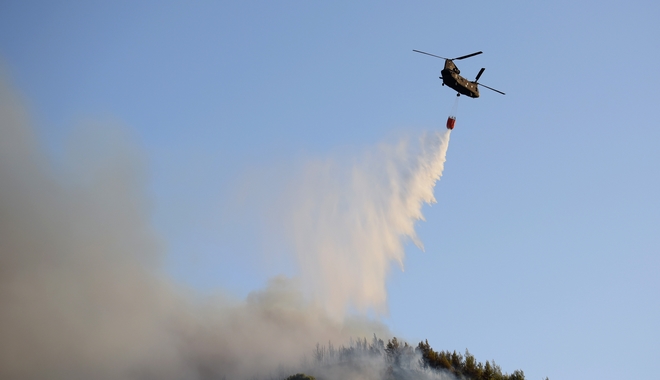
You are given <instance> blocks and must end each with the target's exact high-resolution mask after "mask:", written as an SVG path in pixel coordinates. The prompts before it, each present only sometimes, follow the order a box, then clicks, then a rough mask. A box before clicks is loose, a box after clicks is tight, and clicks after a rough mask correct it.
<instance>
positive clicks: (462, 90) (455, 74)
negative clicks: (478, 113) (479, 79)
mask: <svg viewBox="0 0 660 380" xmlns="http://www.w3.org/2000/svg"><path fill="white" fill-rule="evenodd" d="M441 73H442V76H441V77H440V79H442V84H444V85H446V86H448V87H450V88H452V89H454V90H456V91H457V92H458V93H459V94H463V95H466V96H469V97H471V98H478V97H479V87H478V86H477V83H476V82H471V81H469V80H467V79H465V78H463V77H462V76H461V75H460V74H461V71H460V70H459V69H458V67H456V65H455V64H454V62H453V61H452V60H451V59H445V68H444V69H442V72H441Z"/></svg>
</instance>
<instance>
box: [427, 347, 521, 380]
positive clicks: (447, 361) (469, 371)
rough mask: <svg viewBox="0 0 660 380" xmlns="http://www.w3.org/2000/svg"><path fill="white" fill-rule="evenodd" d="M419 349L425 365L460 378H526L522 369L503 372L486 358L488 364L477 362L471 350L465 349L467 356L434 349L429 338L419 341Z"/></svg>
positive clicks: (479, 379) (512, 379)
mask: <svg viewBox="0 0 660 380" xmlns="http://www.w3.org/2000/svg"><path fill="white" fill-rule="evenodd" d="M417 351H418V352H419V353H420V354H421V355H422V359H421V360H422V362H423V363H424V366H426V367H429V368H433V369H436V370H445V371H449V372H451V373H452V374H454V375H455V376H456V377H458V378H465V379H470V380H525V374H524V373H523V371H521V370H515V371H513V373H512V374H510V375H508V374H503V373H502V369H501V368H500V366H498V365H497V364H495V362H494V361H493V363H492V364H491V363H490V362H489V361H488V360H486V364H482V363H481V362H477V360H476V359H475V358H474V356H473V355H472V354H470V351H468V350H465V356H463V355H461V354H458V353H456V351H454V352H451V353H450V352H449V351H440V352H436V351H434V350H433V349H432V348H431V346H430V345H429V342H428V340H427V341H424V342H419V344H418V345H417Z"/></svg>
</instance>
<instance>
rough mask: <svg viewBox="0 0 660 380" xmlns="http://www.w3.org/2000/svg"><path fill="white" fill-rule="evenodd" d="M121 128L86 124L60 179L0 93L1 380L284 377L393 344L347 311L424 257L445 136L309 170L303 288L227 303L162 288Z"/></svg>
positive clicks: (302, 215)
mask: <svg viewBox="0 0 660 380" xmlns="http://www.w3.org/2000/svg"><path fill="white" fill-rule="evenodd" d="M121 129H122V128H121V127H120V126H117V125H114V124H112V123H109V124H108V123H106V124H93V123H88V124H85V125H84V126H83V127H82V128H81V130H82V131H84V132H83V133H82V134H79V135H78V136H79V137H78V138H76V139H73V142H72V144H71V148H70V149H69V150H68V151H69V155H68V158H67V160H66V162H68V164H67V165H65V168H64V169H61V168H60V169H58V170H55V169H54V168H53V167H52V166H51V164H50V161H49V160H48V159H47V157H46V156H45V154H44V153H43V152H42V150H41V149H40V147H39V145H38V143H37V139H36V138H35V135H34V132H33V130H32V128H31V126H30V122H29V117H28V115H27V113H26V111H25V108H24V107H23V105H22V104H21V101H20V100H19V99H18V97H17V96H16V94H15V92H14V91H13V90H12V89H11V88H10V86H9V85H8V84H7V83H6V82H4V78H0V378H8V379H43V378H49V379H83V378H94V379H156V378H157V379H221V378H227V379H245V378H266V377H268V378H273V377H274V378H277V377H278V376H280V377H281V376H284V375H286V374H291V372H289V373H287V371H289V369H294V368H301V367H300V365H301V364H300V363H301V359H302V358H305V357H306V355H309V354H310V353H311V352H312V349H313V348H314V346H315V345H316V344H317V342H328V341H333V342H346V341H348V340H349V339H350V338H351V337H366V336H372V335H373V334H374V333H375V334H377V335H379V336H381V337H384V338H387V337H389V336H390V334H389V332H388V330H387V328H386V327H385V326H383V325H382V324H380V323H379V322H377V321H373V320H369V319H367V318H366V317H360V316H359V315H353V316H351V315H350V314H347V313H346V308H347V307H349V306H353V307H355V308H357V309H358V310H367V309H369V308H374V309H377V310H381V311H382V310H384V307H385V301H386V294H385V280H386V277H387V272H388V267H389V266H390V264H391V262H397V263H399V264H400V265H402V263H403V258H404V250H403V244H404V242H405V239H411V240H412V241H414V242H415V243H416V244H418V245H420V246H421V244H420V243H419V242H418V241H417V238H416V236H415V232H414V223H415V221H417V220H420V219H422V214H421V206H422V204H423V203H425V202H426V203H431V202H433V201H434V198H433V185H434V183H435V181H437V180H438V178H439V177H440V175H441V173H442V168H443V164H444V160H445V153H446V150H447V144H448V142H449V134H448V133H447V134H439V135H436V134H430V135H427V136H425V137H423V138H422V140H421V141H420V145H419V147H417V148H415V149H412V148H411V147H410V146H409V144H408V143H407V142H402V143H401V144H398V145H395V146H382V147H379V148H378V149H377V150H376V151H374V152H372V153H369V154H367V155H366V156H365V158H364V160H363V161H361V162H360V163H358V164H356V165H354V166H352V167H351V168H350V170H349V171H348V172H346V171H345V170H344V169H341V168H338V167H336V166H334V165H333V164H332V163H329V162H326V163H313V164H310V165H309V166H308V167H307V168H306V170H305V171H304V175H303V176H302V177H301V178H302V179H300V180H299V181H298V182H297V183H296V186H297V190H296V191H295V194H296V195H297V197H299V201H298V202H297V204H296V206H295V207H292V211H291V220H292V224H291V232H292V234H291V236H292V238H293V240H294V242H295V247H296V252H297V256H298V257H299V260H300V263H301V268H302V274H301V278H300V279H298V280H297V279H288V278H284V277H277V278H274V279H272V280H271V281H270V283H269V285H268V286H267V287H266V288H265V289H262V290H259V291H255V292H253V293H251V294H250V295H249V296H248V297H247V298H246V299H245V300H236V299H233V298H232V297H230V296H228V295H226V294H222V293H221V292H218V294H216V295H215V296H213V297H201V296H199V295H197V294H195V292H194V291H192V290H190V289H187V288H185V287H184V286H182V285H180V284H176V283H174V282H172V281H171V280H170V279H169V278H168V276H167V275H166V274H165V273H164V271H163V270H162V268H161V260H162V258H163V255H164V251H165V250H164V244H163V242H162V241H161V240H160V238H159V237H158V236H157V234H156V233H155V232H154V231H153V230H152V228H151V227H150V223H149V201H148V199H147V198H146V196H145V193H144V189H145V184H146V182H147V178H146V167H145V164H144V158H143V157H142V155H141V154H140V152H139V149H137V148H136V147H135V146H133V145H132V144H131V143H130V139H129V138H127V137H126V135H125V134H122V133H121V132H116V131H121ZM108 131H111V132H108ZM337 176H338V177H337ZM301 289H311V291H310V292H309V293H310V294H307V293H305V292H303V291H302V290H301Z"/></svg>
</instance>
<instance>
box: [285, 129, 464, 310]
mask: <svg viewBox="0 0 660 380" xmlns="http://www.w3.org/2000/svg"><path fill="white" fill-rule="evenodd" d="M450 134H451V131H450V130H446V131H444V132H437V133H427V134H424V135H423V136H422V137H421V138H420V139H419V141H418V143H417V144H411V143H410V141H409V140H408V139H404V140H402V141H401V142H399V143H397V144H393V145H386V144H382V145H380V146H378V147H377V148H376V149H374V150H371V151H369V152H367V153H366V154H365V155H364V156H363V157H362V159H361V160H360V161H359V162H356V163H353V164H350V165H343V166H342V165H341V164H338V163H336V162H335V161H333V160H330V161H323V162H315V163H312V164H310V165H308V166H307V168H306V169H305V174H304V175H303V180H302V182H301V183H300V184H298V185H297V186H296V188H297V189H298V190H297V191H296V192H295V193H294V200H295V203H294V207H293V211H294V213H293V223H292V225H293V229H292V231H293V238H294V239H293V240H294V243H295V250H296V253H297V258H298V261H299V263H300V266H301V275H302V278H303V283H304V287H305V288H306V289H309V291H310V292H311V293H312V298H313V299H315V300H316V301H317V302H320V303H322V304H323V306H324V307H325V308H326V309H327V310H328V312H329V313H330V314H331V315H334V316H335V317H336V318H341V317H342V316H343V315H345V313H346V311H347V310H348V309H355V310H358V311H360V312H367V311H370V310H373V311H375V312H376V313H380V314H383V313H386V311H387V309H386V306H387V305H386V301H387V292H386V280H387V275H388V272H389V270H390V267H391V265H392V264H393V263H396V264H398V265H399V267H400V268H401V269H403V262H404V257H405V250H404V245H405V242H406V241H407V240H411V241H412V242H414V243H415V244H416V245H417V246H418V247H420V248H421V249H423V245H422V243H421V242H420V241H419V239H418V238H417V234H416V233H415V223H416V222H417V221H419V220H423V219H424V217H423V215H422V206H423V205H424V204H431V203H435V201H436V200H435V197H434V195H433V189H434V186H435V183H436V182H437V181H438V180H439V179H440V177H441V176H442V172H443V170H444V163H445V160H446V154H447V148H448V146H449V137H450Z"/></svg>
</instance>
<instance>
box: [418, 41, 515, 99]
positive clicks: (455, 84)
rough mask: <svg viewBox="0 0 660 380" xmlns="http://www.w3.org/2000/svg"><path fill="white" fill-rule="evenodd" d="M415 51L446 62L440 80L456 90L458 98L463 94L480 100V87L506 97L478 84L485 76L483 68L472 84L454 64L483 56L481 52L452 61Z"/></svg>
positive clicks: (452, 59)
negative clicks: (476, 56)
mask: <svg viewBox="0 0 660 380" xmlns="http://www.w3.org/2000/svg"><path fill="white" fill-rule="evenodd" d="M413 51H414V52H416V53H422V54H426V55H430V56H431V57H436V58H440V59H444V60H445V68H444V69H442V71H441V73H442V76H441V77H440V79H442V85H443V86H444V85H447V86H448V87H450V88H452V89H454V90H456V91H457V92H458V93H457V94H456V96H461V94H463V95H467V96H469V97H471V98H478V97H479V87H478V86H483V87H486V88H487V89H489V90H493V91H495V92H499V93H500V94H502V95H505V94H504V93H503V92H502V91H500V90H496V89H494V88H491V87H488V86H486V85H484V84H481V83H478V82H477V81H478V80H479V78H481V74H483V73H484V70H486V69H485V68H483V67H482V68H481V70H479V74H477V77H476V78H474V81H472V82H471V81H469V80H467V79H465V78H463V77H462V76H460V74H461V70H459V69H458V67H456V65H455V64H454V61H455V60H456V61H459V60H461V59H465V58H470V57H474V56H475V55H479V54H481V53H482V52H480V51H478V52H476V53H472V54H468V55H464V56H461V57H457V58H451V59H450V58H445V57H440V56H438V55H435V54H430V53H426V52H423V51H419V50H413Z"/></svg>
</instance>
